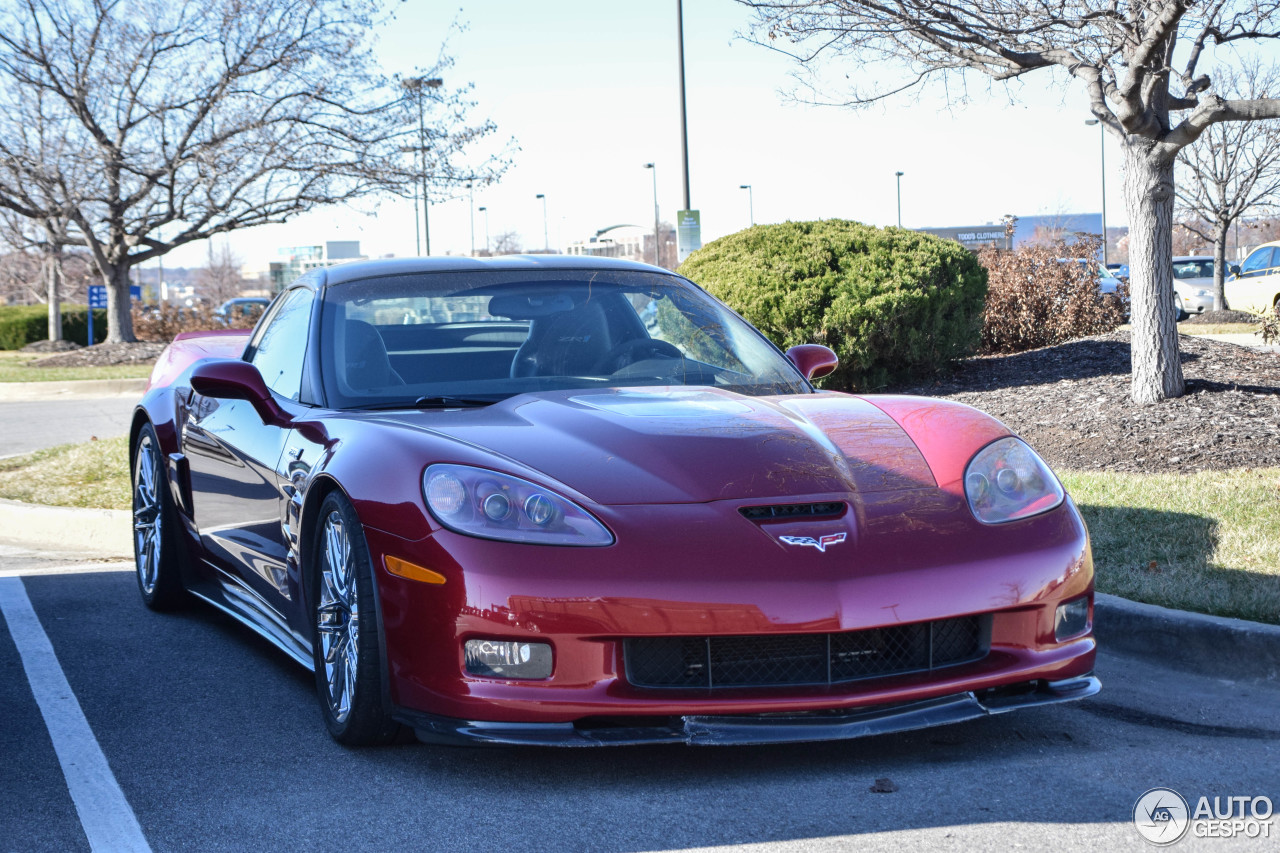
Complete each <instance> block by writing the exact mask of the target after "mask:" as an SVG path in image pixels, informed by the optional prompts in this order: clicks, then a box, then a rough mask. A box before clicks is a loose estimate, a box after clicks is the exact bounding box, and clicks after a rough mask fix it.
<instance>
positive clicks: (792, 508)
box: [738, 501, 844, 521]
mask: <svg viewBox="0 0 1280 853" xmlns="http://www.w3.org/2000/svg"><path fill="white" fill-rule="evenodd" d="M738 512H740V513H742V515H743V516H744V517H745V518H749V519H750V520H752V521H767V520H769V519H773V518H808V517H813V516H823V515H840V514H841V513H843V512H844V503H842V502H841V501H827V502H825V503H814V504H773V505H770V506H744V507H741V508H740V509H739V510H738Z"/></svg>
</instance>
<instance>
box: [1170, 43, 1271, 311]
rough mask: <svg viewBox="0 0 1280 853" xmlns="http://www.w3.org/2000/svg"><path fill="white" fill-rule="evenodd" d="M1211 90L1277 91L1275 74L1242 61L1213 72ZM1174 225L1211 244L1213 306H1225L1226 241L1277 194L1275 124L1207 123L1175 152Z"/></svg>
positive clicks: (1259, 94)
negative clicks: (1176, 210) (1238, 224)
mask: <svg viewBox="0 0 1280 853" xmlns="http://www.w3.org/2000/svg"><path fill="white" fill-rule="evenodd" d="M1213 79H1214V88H1215V89H1216V90H1217V91H1218V92H1219V93H1221V94H1223V95H1228V96H1230V97H1232V98H1239V99H1243V100H1248V101H1252V100H1255V99H1258V98H1265V97H1267V96H1268V94H1269V93H1271V92H1280V72H1278V71H1277V69H1276V67H1275V66H1270V67H1263V66H1262V65H1261V64H1260V63H1259V62H1257V61H1256V60H1246V61H1245V62H1243V63H1242V64H1241V67H1240V68H1238V69H1236V68H1218V69H1215V70H1214V73H1213ZM1178 167H1179V168H1178V170H1177V171H1178V173H1179V180H1178V185H1177V192H1178V208H1179V210H1180V212H1181V213H1182V217H1181V220H1182V221H1180V222H1179V224H1180V225H1181V226H1182V227H1183V228H1185V229H1186V230H1187V231H1190V232H1191V233H1193V234H1195V235H1196V236H1197V237H1199V238H1200V239H1201V240H1203V241H1204V242H1205V243H1211V244H1213V258H1214V265H1213V266H1214V272H1213V307H1214V308H1216V309H1221V308H1223V307H1224V306H1225V305H1226V297H1225V295H1224V294H1223V281H1224V280H1225V277H1226V263H1227V237H1228V235H1229V233H1230V231H1231V226H1232V225H1233V224H1235V221H1236V220H1237V219H1239V218H1240V217H1242V216H1245V215H1246V214H1257V213H1260V212H1262V211H1264V210H1267V209H1274V207H1275V196H1276V193H1277V192H1280V125H1277V124H1274V123H1271V122H1232V123H1225V122H1224V123H1218V124H1213V125H1210V126H1209V128H1208V129H1207V130H1206V131H1205V132H1204V133H1203V134H1202V135H1201V137H1200V138H1199V139H1198V140H1196V142H1195V144H1194V145H1188V146H1187V147H1185V148H1183V149H1182V150H1181V151H1180V152H1178Z"/></svg>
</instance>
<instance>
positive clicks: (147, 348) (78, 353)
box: [24, 341, 166, 367]
mask: <svg viewBox="0 0 1280 853" xmlns="http://www.w3.org/2000/svg"><path fill="white" fill-rule="evenodd" d="M72 346H73V347H75V345H74V344H73V345H72ZM165 346H166V345H165V344H162V343H152V342H149V341H138V342H137V343H131V344H94V345H93V346H91V347H75V348H74V349H71V350H68V351H66V352H60V353H58V354H57V355H47V356H45V357H44V358H38V359H36V360H35V361H33V362H31V364H30V366H31V367H102V366H104V365H110V364H150V363H151V362H153V361H155V360H156V359H157V358H159V357H160V353H161V352H162V351H163V350H164V348H165ZM24 349H25V347H24Z"/></svg>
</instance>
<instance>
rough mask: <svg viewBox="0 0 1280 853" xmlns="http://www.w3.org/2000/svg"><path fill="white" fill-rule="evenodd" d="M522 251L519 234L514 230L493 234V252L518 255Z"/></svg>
mask: <svg viewBox="0 0 1280 853" xmlns="http://www.w3.org/2000/svg"><path fill="white" fill-rule="evenodd" d="M523 251H524V246H523V245H522V243H521V241H520V235H519V234H518V233H517V232H515V231H502V232H500V233H498V234H495V235H493V254H495V255H518V254H520V253H521V252H523Z"/></svg>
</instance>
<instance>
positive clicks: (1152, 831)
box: [1133, 788, 1191, 847]
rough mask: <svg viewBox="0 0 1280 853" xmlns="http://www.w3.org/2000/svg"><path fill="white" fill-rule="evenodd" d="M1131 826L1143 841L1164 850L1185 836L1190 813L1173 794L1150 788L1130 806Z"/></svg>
mask: <svg viewBox="0 0 1280 853" xmlns="http://www.w3.org/2000/svg"><path fill="white" fill-rule="evenodd" d="M1133 825H1134V826H1135V827H1137V829H1138V834H1139V835H1141V836H1142V837H1143V838H1144V839H1146V840H1147V841H1149V842H1151V843H1152V844H1155V845H1157V846H1159V847H1164V846H1165V845H1167V844H1172V843H1174V842H1175V841H1178V840H1179V839H1181V838H1182V836H1184V835H1186V834H1187V827H1188V826H1190V825H1191V810H1190V809H1188V808H1187V801H1186V800H1184V799H1182V795H1181V794H1179V793H1178V792H1177V791H1175V790H1173V789H1171V788H1152V789H1151V790H1150V791H1147V792H1146V793H1145V794H1143V795H1142V796H1141V797H1138V801H1137V802H1136V803H1134V804H1133Z"/></svg>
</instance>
